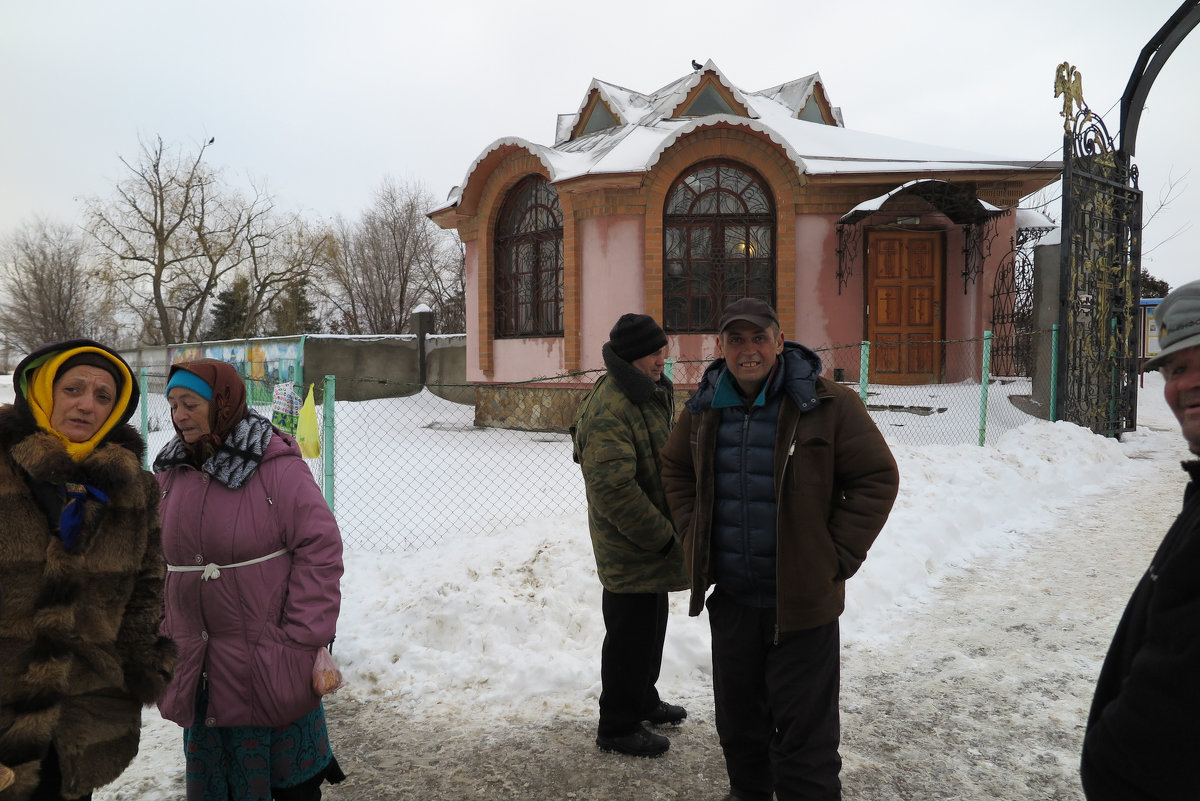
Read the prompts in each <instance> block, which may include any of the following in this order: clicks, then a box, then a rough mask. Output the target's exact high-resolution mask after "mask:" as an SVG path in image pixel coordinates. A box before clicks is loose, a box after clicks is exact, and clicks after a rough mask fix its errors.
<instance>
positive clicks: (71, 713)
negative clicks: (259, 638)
mask: <svg viewBox="0 0 1200 801" xmlns="http://www.w3.org/2000/svg"><path fill="white" fill-rule="evenodd" d="M13 389H14V390H15V397H14V402H13V404H12V405H11V406H5V407H3V408H0V584H3V585H4V604H3V607H2V608H0V689H2V690H3V693H4V696H3V699H0V701H2V703H0V764H4V765H7V766H8V767H10V768H12V769H13V772H14V774H15V775H14V777H13V781H12V784H11V786H9V787H8V789H6V790H0V799H3V801H28V800H29V799H36V801H45V800H50V801H57V800H58V799H88V798H91V794H92V791H93V790H95V789H96V788H98V787H101V786H103V785H105V784H108V783H109V782H111V781H113V780H114V779H116V778H117V777H118V776H119V775H120V774H121V772H122V771H123V770H124V769H125V768H126V767H127V766H128V765H129V763H130V761H131V760H132V759H133V757H134V755H135V754H136V753H137V750H138V739H139V736H140V730H141V712H142V707H143V706H144V705H146V704H153V703H154V702H155V701H156V700H158V698H159V696H160V695H161V694H162V693H163V690H164V688H165V687H166V685H167V683H168V681H169V680H170V678H171V675H172V673H173V670H174V662H175V648H174V644H173V643H172V642H171V641H170V640H168V639H165V638H162V637H159V636H158V624H159V618H160V617H161V615H162V598H163V596H162V592H163V561H162V551H161V545H160V541H159V523H158V497H159V494H158V485H157V484H156V483H155V481H154V478H153V476H151V475H150V474H149V473H148V472H146V471H145V470H143V469H142V464H141V459H142V455H143V451H144V450H145V446H144V445H143V443H142V438H141V437H140V436H139V435H138V433H137V431H135V430H134V429H133V428H131V427H130V426H128V425H126V423H127V421H128V420H129V418H130V417H131V416H132V415H133V412H134V410H135V409H137V404H138V396H139V392H138V386H137V383H136V382H135V381H134V379H133V376H132V375H131V374H130V371H129V365H128V364H126V363H125V360H124V359H122V358H121V357H120V355H118V354H117V353H116V351H113V350H111V349H110V348H107V347H105V346H104V345H101V344H100V343H98V342H93V341H91V340H86V339H80V340H73V341H70V342H62V343H57V344H54V345H48V346H46V347H43V348H40V349H38V350H37V351H35V352H33V353H31V354H30V355H29V356H27V357H26V358H25V359H23V360H22V361H21V363H20V364H19V365H17V370H16V373H14V374H13Z"/></svg>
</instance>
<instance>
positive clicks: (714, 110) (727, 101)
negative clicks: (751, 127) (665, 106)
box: [663, 61, 758, 120]
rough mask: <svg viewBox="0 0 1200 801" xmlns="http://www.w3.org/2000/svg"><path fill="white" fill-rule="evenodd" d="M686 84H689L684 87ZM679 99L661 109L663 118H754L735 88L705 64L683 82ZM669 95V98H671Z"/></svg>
mask: <svg viewBox="0 0 1200 801" xmlns="http://www.w3.org/2000/svg"><path fill="white" fill-rule="evenodd" d="M686 84H690V85H686ZM686 84H685V86H684V87H681V88H682V89H683V90H684V95H683V97H682V99H680V100H679V101H678V102H676V103H675V105H674V107H672V108H671V109H669V110H665V111H666V113H665V114H663V116H664V117H665V118H667V119H674V120H677V119H680V118H683V117H707V116H709V115H711V114H732V115H733V116H735V117H750V118H757V117H758V115H757V114H755V113H754V112H753V111H752V110H751V109H750V108H749V107H748V106H747V105H746V100H745V98H744V97H742V93H741V92H740V91H739V90H738V88H737V87H736V86H734V85H733V84H731V83H729V82H728V81H726V80H725V76H724V75H722V74H721V71H720V70H719V69H717V66H716V65H715V64H713V63H712V61H709V62H708V63H706V64H705V65H704V67H703V68H702V69H699V70H697V71H696V73H695V74H694V75H693V76H691V80H689V81H687V82H686ZM675 97H677V95H673V96H672V97H671V99H672V100H673V99H675Z"/></svg>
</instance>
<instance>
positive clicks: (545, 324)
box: [495, 175, 563, 337]
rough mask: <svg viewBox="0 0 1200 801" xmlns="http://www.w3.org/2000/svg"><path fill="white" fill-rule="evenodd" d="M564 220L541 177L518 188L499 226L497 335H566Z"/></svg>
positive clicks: (510, 195) (554, 194)
mask: <svg viewBox="0 0 1200 801" xmlns="http://www.w3.org/2000/svg"><path fill="white" fill-rule="evenodd" d="M562 220H563V217H562V207H561V206H560V205H559V202H558V192H556V191H555V190H554V187H552V186H551V185H550V182H549V181H547V180H546V179H545V178H543V177H542V176H540V175H531V176H529V177H528V178H525V179H523V180H522V181H521V182H520V183H519V184H517V185H516V186H515V187H513V189H512V191H510V192H509V193H508V197H506V198H505V199H504V203H503V205H502V206H501V207H500V217H499V219H498V221H497V223H496V261H495V264H496V290H495V299H496V336H497V337H541V336H562V333H563V221H562Z"/></svg>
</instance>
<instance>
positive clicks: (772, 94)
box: [752, 72, 846, 128]
mask: <svg viewBox="0 0 1200 801" xmlns="http://www.w3.org/2000/svg"><path fill="white" fill-rule="evenodd" d="M752 95H753V96H755V97H763V98H766V99H767V100H773V101H775V102H776V103H778V104H779V105H781V106H783V107H785V108H787V109H789V110H790V111H791V112H792V116H793V117H795V118H796V119H798V120H804V121H806V122H815V123H819V124H821V125H836V126H838V127H843V128H844V127H845V125H846V123H845V121H844V120H843V119H842V110H841V109H840V108H836V107H835V106H833V105H831V104H830V102H829V97H828V96H827V95H826V94H825V83H824V81H822V80H821V73H819V72H814V73H813V74H812V75H806V76H805V77H803V78H797V79H796V80H794V81H788V82H787V83H781V84H779V86H773V87H771V88H770V89H763V90H762V91H759V92H753V93H752Z"/></svg>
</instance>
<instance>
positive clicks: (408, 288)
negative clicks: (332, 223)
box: [323, 178, 444, 334]
mask: <svg viewBox="0 0 1200 801" xmlns="http://www.w3.org/2000/svg"><path fill="white" fill-rule="evenodd" d="M432 206H433V200H432V196H431V195H430V194H429V192H428V191H427V190H426V189H424V188H423V187H422V186H421V185H420V184H398V183H396V182H395V181H394V180H392V179H391V178H386V179H384V181H383V183H382V184H381V185H380V187H379V189H378V190H377V191H376V193H375V198H374V201H373V203H372V205H371V207H370V208H368V209H367V210H366V211H365V212H364V213H363V215H362V218H361V219H360V220H359V221H358V222H357V223H348V222H346V221H345V220H342V219H339V220H338V223H337V226H336V230H335V233H334V239H335V242H336V251H335V253H334V257H333V259H332V262H331V263H330V264H329V265H328V266H327V269H326V271H325V278H326V281H325V283H324V284H323V287H324V289H323V291H324V297H325V299H326V301H327V303H328V304H329V305H330V306H331V307H332V308H333V309H334V310H335V314H336V317H337V319H336V320H335V322H334V327H335V328H336V329H337V330H339V331H341V332H343V333H348V334H392V333H396V334H398V333H401V332H402V331H403V330H404V327H405V324H406V323H407V321H408V318H409V316H410V315H411V314H412V310H413V308H414V307H415V306H416V305H417V304H418V303H421V302H422V301H424V300H425V297H424V296H425V291H426V289H425V285H424V284H423V283H422V279H423V277H424V276H425V273H426V272H427V269H428V268H427V265H428V264H429V263H430V261H431V260H435V259H436V258H437V257H436V254H437V253H438V252H439V250H440V249H442V248H444V239H443V238H442V236H440V234H441V231H440V229H438V228H437V226H436V225H434V223H433V222H432V221H431V220H430V219H429V218H428V217H426V216H425V212H426V210H427V209H429V208H431V207H432Z"/></svg>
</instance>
